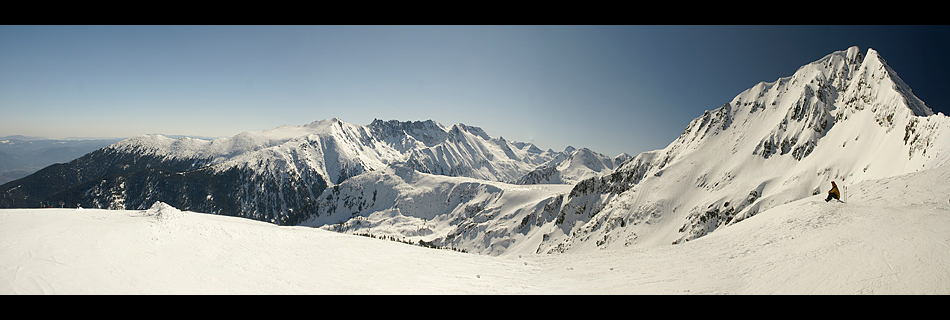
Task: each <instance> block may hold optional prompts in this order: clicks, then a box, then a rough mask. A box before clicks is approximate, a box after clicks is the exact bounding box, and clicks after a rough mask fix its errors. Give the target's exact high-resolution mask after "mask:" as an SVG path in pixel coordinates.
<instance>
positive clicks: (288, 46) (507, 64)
mask: <svg viewBox="0 0 950 320" xmlns="http://www.w3.org/2000/svg"><path fill="white" fill-rule="evenodd" d="M948 35H950V27H948V26H596V25H594V26H530V25H519V26H491V25H480V26H288V25H278V26H174V25H173V26H0V136H5V135H15V134H22V135H29V136H44V137H49V138H65V137H127V136H132V135H138V134H146V133H163V134H173V135H197V136H232V135H235V134H237V133H240V132H242V131H253V130H263V129H269V128H274V127H277V126H281V125H291V126H296V125H303V124H306V123H310V122H313V121H316V120H322V119H329V118H333V117H337V118H340V119H342V120H344V121H346V122H350V123H354V124H360V125H365V124H369V123H370V122H371V121H372V120H373V119H374V118H379V119H384V120H390V119H397V120H404V121H406V120H426V119H432V120H435V121H438V122H440V123H442V124H445V125H451V124H455V123H465V124H468V125H474V126H479V127H482V128H484V129H485V130H486V131H487V132H488V133H489V134H490V135H492V136H494V137H499V136H502V137H504V138H506V139H508V140H517V141H530V142H534V143H535V144H537V145H538V146H539V147H541V148H544V149H548V148H550V149H555V150H561V149H563V148H564V147H566V146H567V145H572V146H574V147H588V148H591V149H593V150H595V151H598V152H601V153H605V154H607V155H611V156H613V155H617V154H619V153H621V152H627V153H630V154H637V153H640V152H643V151H648V150H653V149H658V148H663V147H665V146H666V145H667V144H669V143H670V142H671V141H672V140H673V139H675V138H676V137H677V136H678V135H679V134H680V133H682V131H683V129H684V128H685V127H686V125H687V124H688V123H689V121H690V120H692V119H693V118H696V117H698V116H700V115H702V113H703V111H704V110H711V109H715V108H717V107H719V106H721V105H722V104H723V103H726V102H728V101H730V100H731V99H732V98H733V97H734V96H735V95H737V94H739V93H740V92H742V91H743V90H745V89H747V88H749V87H751V86H753V85H755V84H756V83H758V82H760V81H766V82H771V81H774V80H776V79H778V78H780V77H785V76H789V75H791V74H793V73H794V72H795V70H797V69H798V67H800V66H802V65H804V64H807V63H809V62H812V61H814V60H817V59H820V58H821V57H823V56H825V55H827V54H829V53H831V52H833V51H838V50H845V49H847V48H848V47H849V46H852V45H856V46H859V47H860V48H861V50H862V51H866V50H867V48H868V47H871V48H874V49H875V50H877V51H878V52H879V53H880V54H881V55H882V56H883V57H884V58H885V59H886V60H887V61H888V63H889V64H890V65H891V66H892V67H893V68H894V69H895V70H896V71H897V73H898V74H899V75H900V76H901V77H902V78H903V79H904V80H905V82H907V83H908V84H909V85H910V86H911V88H913V90H914V92H915V94H917V96H918V97H920V98H921V99H922V100H924V102H926V103H927V104H928V105H929V106H930V107H931V108H933V109H934V111H942V112H944V113H945V114H950V112H948V109H950V97H947V95H946V92H945V91H946V88H948V87H950V61H947V55H946V52H950V51H948V50H947V49H950V48H948V40H950V37H948Z"/></svg>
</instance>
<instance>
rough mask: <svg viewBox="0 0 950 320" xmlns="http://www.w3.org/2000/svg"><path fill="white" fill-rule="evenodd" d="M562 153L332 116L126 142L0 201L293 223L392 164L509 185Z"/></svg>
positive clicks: (45, 174) (51, 170) (473, 131)
mask: <svg viewBox="0 0 950 320" xmlns="http://www.w3.org/2000/svg"><path fill="white" fill-rule="evenodd" d="M560 155H561V153H559V152H554V151H551V150H548V151H541V150H540V149H539V148H537V147H536V146H534V145H533V144H530V143H521V142H509V141H507V140H505V139H504V138H497V139H496V138H492V137H491V136H489V135H488V134H487V133H485V132H484V131H483V130H482V129H481V128H478V127H473V126H467V125H464V124H456V125H453V126H451V127H446V126H443V125H441V124H439V123H436V122H434V121H431V120H430V121H422V122H400V121H395V120H394V121H381V120H374V121H373V122H372V123H371V124H369V125H367V126H359V125H353V124H349V123H346V122H344V121H341V120H340V119H336V118H334V119H329V120H322V121H316V122H313V123H310V124H307V125H303V126H298V127H289V126H283V127H279V128H274V129H270V130H263V131H248V132H243V133H240V134H238V135H236V136H234V137H230V138H218V139H214V140H205V139H197V138H189V137H182V138H178V139H172V138H168V137H165V136H162V135H145V136H139V137H134V138H130V139H126V140H123V141H120V142H118V143H115V144H113V145H111V146H109V147H107V148H103V149H100V150H97V151H95V152H92V153H90V154H88V155H86V156H83V157H81V158H79V159H76V160H75V161H72V162H69V163H66V164H58V165H54V166H51V167H48V168H45V169H43V170H41V171H40V172H37V173H36V174H34V175H32V176H30V177H27V178H25V179H21V180H18V181H14V182H11V183H9V184H6V185H3V186H0V204H2V206H3V207H39V206H63V205H65V206H76V205H79V206H84V207H94V208H111V209H143V208H148V207H149V206H151V204H152V203H154V202H156V201H162V202H166V203H169V204H172V205H174V206H176V207H179V208H183V209H187V210H193V211H200V212H209V213H215V214H226V215H237V216H242V217H248V218H252V219H257V220H263V221H269V222H273V223H277V224H281V225H284V224H297V223H299V222H300V221H302V220H303V219H306V218H308V217H309V216H310V215H311V214H316V213H318V212H319V211H320V208H318V207H317V205H318V202H319V201H318V198H319V197H320V196H321V195H322V194H323V193H324V191H325V190H327V188H330V187H335V186H337V185H339V184H341V183H343V182H344V181H346V180H347V179H350V178H352V177H355V176H359V175H361V174H365V173H370V172H375V171H384V169H387V168H390V167H391V166H397V165H398V166H399V167H404V168H409V169H410V170H415V171H418V172H423V173H432V174H437V175H442V176H449V177H471V178H476V179H480V180H486V181H513V180H516V179H518V178H520V177H522V176H524V175H525V174H526V173H528V172H529V171H531V170H533V169H535V168H536V167H537V166H538V165H540V164H543V163H546V162H548V161H550V160H551V159H554V158H557V157H559V156H560ZM389 171H392V170H389ZM389 171H386V172H389ZM324 211H325V210H324Z"/></svg>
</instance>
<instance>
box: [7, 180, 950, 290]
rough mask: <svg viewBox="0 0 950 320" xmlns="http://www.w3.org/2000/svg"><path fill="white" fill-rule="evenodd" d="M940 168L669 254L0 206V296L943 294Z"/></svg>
mask: <svg viewBox="0 0 950 320" xmlns="http://www.w3.org/2000/svg"><path fill="white" fill-rule="evenodd" d="M948 179H950V170H948V169H947V168H937V169H933V170H926V171H922V172H919V173H914V174H908V175H903V176H898V177H892V178H887V179H881V180H873V181H866V182H862V183H859V184H855V185H852V186H850V187H851V188H850V190H851V192H852V195H851V197H850V199H849V201H848V203H840V202H827V203H826V202H825V201H824V198H823V197H824V195H816V196H812V197H809V198H806V199H802V200H799V201H794V202H790V203H787V204H784V205H780V206H777V207H775V208H772V209H770V210H767V211H764V212H762V213H760V214H758V215H756V216H754V217H751V218H749V219H747V220H745V221H742V222H740V223H737V224H735V225H732V226H729V227H726V228H723V229H722V230H720V231H717V232H715V233H712V234H710V235H708V236H706V237H703V238H700V239H697V240H695V241H691V242H687V243H684V244H680V245H664V246H657V247H651V248H626V249H609V250H599V251H590V252H578V253H565V254H549V255H546V254H522V255H507V256H487V255H477V254H466V253H458V252H454V251H447V250H436V249H427V248H422V247H418V246H413V245H407V244H402V243H398V242H391V241H385V240H378V239H372V238H367V237H360V236H353V235H346V234H339V233H334V232H328V231H324V230H319V229H315V228H309V227H286V226H285V227H280V226H275V225H272V224H268V223H264V222H258V221H252V220H246V219H241V218H234V217H225V216H216V215H208V214H199V213H192V212H181V211H178V210H177V209H174V208H171V207H164V208H159V209H156V208H155V207H153V209H150V210H146V211H109V210H99V209H86V210H76V209H3V210H0V248H3V249H2V251H0V279H2V281H0V293H2V294H948V293H950V248H948V244H950V234H947V233H946V230H948V228H950V202H948V201H950V199H948V196H947V195H950V187H947V186H945V185H944V184H943V183H942V182H943V181H947V180H948Z"/></svg>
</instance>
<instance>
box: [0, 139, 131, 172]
mask: <svg viewBox="0 0 950 320" xmlns="http://www.w3.org/2000/svg"><path fill="white" fill-rule="evenodd" d="M120 140H122V139H117V138H112V139H86V138H75V139H64V140H54V139H47V138H43V137H28V136H22V135H15V136H5V137H0V184H4V183H7V182H9V181H13V180H16V179H19V178H22V177H25V176H27V175H29V174H31V173H33V172H36V171H37V170H39V169H42V168H44V167H47V166H49V165H51V164H54V163H63V162H69V161H71V160H74V159H76V158H79V157H80V156H82V155H84V154H86V153H89V152H92V151H95V150H97V149H100V148H104V147H106V146H108V145H110V144H113V143H116V142H118V141H120Z"/></svg>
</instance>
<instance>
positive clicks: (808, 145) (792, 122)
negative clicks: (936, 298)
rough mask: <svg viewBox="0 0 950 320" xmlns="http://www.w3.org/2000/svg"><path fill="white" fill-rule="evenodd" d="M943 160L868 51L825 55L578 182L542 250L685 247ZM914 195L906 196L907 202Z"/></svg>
mask: <svg viewBox="0 0 950 320" xmlns="http://www.w3.org/2000/svg"><path fill="white" fill-rule="evenodd" d="M948 163H950V118H948V117H947V116H946V115H943V114H936V115H935V114H934V113H933V112H932V111H931V109H930V108H929V107H927V106H926V104H924V102H923V101H921V100H920V99H918V98H917V97H915V96H914V95H913V93H912V91H911V89H910V88H909V87H908V86H907V85H906V84H905V83H904V82H903V81H902V80H901V79H900V77H899V76H898V75H897V73H896V72H895V71H894V70H893V69H891V68H890V67H889V66H888V64H887V62H886V61H885V60H884V59H883V58H882V57H881V56H880V55H879V54H878V53H877V51H875V50H873V49H868V51H867V53H866V54H862V52H861V51H860V50H859V49H858V48H857V47H851V48H848V49H847V50H844V51H838V52H834V53H831V54H829V55H827V56H825V57H823V58H821V59H820V60H818V61H815V62H812V63H810V64H807V65H805V66H802V67H801V68H799V69H798V71H796V72H795V73H794V74H793V75H792V76H790V77H785V78H781V79H778V80H776V81H774V82H769V83H766V82H762V83H759V84H757V85H755V86H753V87H752V88H750V89H748V90H745V91H744V92H742V93H740V94H739V95H737V96H736V97H735V98H733V100H732V101H730V102H728V103H726V104H724V105H722V106H721V107H719V108H717V109H714V110H711V111H706V112H705V113H704V114H703V115H702V116H701V117H698V118H696V119H694V120H693V121H691V122H690V124H689V125H688V126H687V127H686V129H685V130H684V131H683V133H682V135H680V136H679V137H678V138H677V139H676V140H675V141H673V142H672V143H670V144H669V145H668V146H667V147H666V148H664V149H660V150H655V151H650V152H645V153H642V154H639V155H637V156H636V157H635V158H634V159H633V160H631V161H629V162H626V163H625V164H624V165H623V166H622V167H620V168H618V169H617V170H616V171H614V172H613V173H611V174H610V175H606V176H601V177H597V178H591V179H588V180H585V181H583V182H581V183H579V184H577V186H576V187H575V188H574V189H573V190H572V191H571V194H570V196H569V197H567V198H566V199H565V201H564V205H563V207H562V208H561V212H562V214H564V215H565V216H566V217H565V221H564V223H562V224H559V228H550V229H549V230H546V231H545V232H546V233H545V237H546V238H545V241H544V242H543V243H542V244H541V245H540V246H539V248H538V252H561V251H572V250H580V249H581V248H595V247H596V248H606V247H618V246H630V245H638V244H639V245H657V244H669V243H682V242H685V241H689V240H692V239H696V238H699V237H702V236H704V235H706V234H709V233H710V232H713V231H715V230H717V229H718V228H721V227H724V226H728V225H732V224H735V223H736V222H739V221H742V220H744V219H747V218H749V217H751V216H754V215H756V214H757V213H760V212H762V211H765V210H767V209H769V208H772V207H775V206H778V205H782V204H785V203H788V202H791V201H794V200H798V199H802V198H806V197H809V196H812V195H816V194H824V193H825V192H826V191H827V190H828V189H830V187H831V186H830V182H831V181H836V182H837V183H838V185H839V186H840V187H841V188H842V189H844V193H845V195H844V197H845V199H844V200H845V201H847V198H848V197H849V196H850V194H849V193H851V192H855V191H856V190H850V189H848V186H849V185H851V184H854V183H857V182H861V181H865V180H869V179H879V178H884V177H891V176H896V175H900V174H905V173H911V172H916V171H918V170H925V169H931V168H935V167H940V166H945V165H947V164H948ZM908 196H912V195H908Z"/></svg>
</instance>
